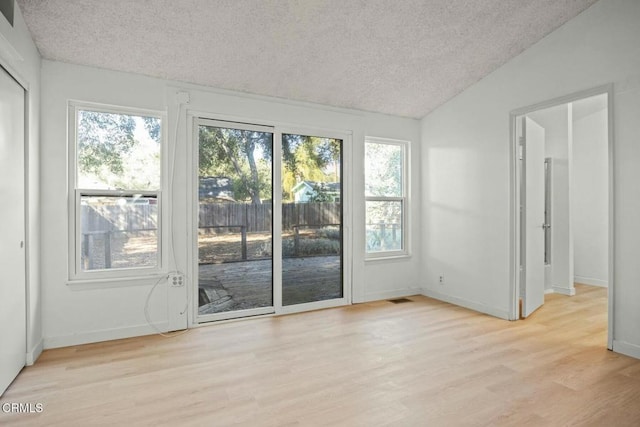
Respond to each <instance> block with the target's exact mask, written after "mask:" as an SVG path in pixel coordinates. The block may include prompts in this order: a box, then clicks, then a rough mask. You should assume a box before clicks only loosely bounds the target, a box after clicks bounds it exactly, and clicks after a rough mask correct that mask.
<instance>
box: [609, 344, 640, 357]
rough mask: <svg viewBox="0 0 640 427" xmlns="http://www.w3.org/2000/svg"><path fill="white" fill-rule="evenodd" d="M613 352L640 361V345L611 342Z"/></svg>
mask: <svg viewBox="0 0 640 427" xmlns="http://www.w3.org/2000/svg"><path fill="white" fill-rule="evenodd" d="M613 351H615V352H616V353H620V354H624V355H625V356H629V357H634V358H636V359H640V345H637V344H631V343H628V342H624V341H618V340H613Z"/></svg>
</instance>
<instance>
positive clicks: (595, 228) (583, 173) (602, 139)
mask: <svg viewBox="0 0 640 427" xmlns="http://www.w3.org/2000/svg"><path fill="white" fill-rule="evenodd" d="M586 101H589V100H586ZM579 109H580V102H576V103H574V121H573V187H572V188H573V206H572V219H573V239H574V240H573V242H574V260H575V262H574V271H575V272H574V274H575V281H576V282H579V283H585V284H588V285H596V286H607V281H608V280H609V267H608V262H609V259H608V253H609V252H608V244H609V230H608V221H609V211H608V206H609V189H608V187H607V183H608V179H609V176H608V173H609V172H608V163H607V155H608V154H607V147H608V145H607V135H608V128H607V114H608V112H607V109H606V108H602V109H600V110H599V111H596V112H593V113H591V114H588V115H587V116H584V117H579V118H578V117H576V116H575V113H576V112H577V111H578V110H579Z"/></svg>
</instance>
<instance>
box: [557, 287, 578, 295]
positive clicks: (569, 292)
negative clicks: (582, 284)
mask: <svg viewBox="0 0 640 427" xmlns="http://www.w3.org/2000/svg"><path fill="white" fill-rule="evenodd" d="M553 293H554V294H560V295H567V296H569V297H572V296H574V295H575V294H576V288H565V287H563V286H554V287H553Z"/></svg>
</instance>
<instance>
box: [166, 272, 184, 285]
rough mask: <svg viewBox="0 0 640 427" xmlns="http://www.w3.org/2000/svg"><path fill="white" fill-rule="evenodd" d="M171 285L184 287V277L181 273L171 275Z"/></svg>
mask: <svg viewBox="0 0 640 427" xmlns="http://www.w3.org/2000/svg"><path fill="white" fill-rule="evenodd" d="M169 285H170V286H174V287H176V288H179V287H180V286H184V275H182V274H180V273H171V274H169Z"/></svg>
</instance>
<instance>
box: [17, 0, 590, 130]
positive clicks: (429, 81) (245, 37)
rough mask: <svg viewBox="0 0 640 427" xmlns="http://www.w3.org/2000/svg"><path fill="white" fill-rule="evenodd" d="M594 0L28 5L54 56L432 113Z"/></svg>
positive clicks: (41, 45)
mask: <svg viewBox="0 0 640 427" xmlns="http://www.w3.org/2000/svg"><path fill="white" fill-rule="evenodd" d="M593 3H595V0H508V1H505V0H423V1H418V0H407V1H403V0H217V1H214V0H109V1H99V0H18V4H19V6H20V8H21V9H22V12H23V14H24V17H25V20H26V22H27V25H28V27H29V29H30V30H31V33H32V34H33V38H34V40H35V42H36V45H37V46H38V49H39V50H40V53H41V54H42V56H43V57H44V58H48V59H52V60H57V61H64V62H70V63H75V64H82V65H90V66H95V67H100V68H107V69H112V70H121V71H128V72H133V73H140V74H145V75H149V76H155V77H162V78H166V79H172V80H179V81H184V82H191V83H197V84H202V85H207V86H212V87H216V88H223V89H232V90H237V91H242V92H249V93H254V94H261V95H270V96H275V97H280V98H286V99H292V100H300V101H309V102H315V103H320V104H325V105H332V106H338V107H349V108H355V109H360V110H367V111H375V112H381V113H389V114H394V115H399V116H407V117H416V118H419V117H423V116H424V115H426V114H427V113H429V112H430V111H431V110H433V109H434V108H435V107H437V106H438V105H440V104H442V103H444V102H446V101H447V100H448V99H450V98H452V97H453V96H455V95H456V94H457V93H459V92H461V91H462V90H464V89H465V88H467V87H469V86H470V85H471V84H473V83H475V82H476V81H478V80H479V79H481V78H482V77H484V76H486V75H487V74H489V73H490V72H491V71H493V70H495V69H496V68H498V67H499V66H500V65H502V64H504V63H505V62H507V61H508V60H509V59H511V58H512V57H514V56H515V55H517V54H518V53H520V52H522V51H523V50H525V49H526V48H527V47H529V46H531V45H532V44H534V43H535V42H537V41H538V40H540V39H541V38H542V37H544V36H545V35H546V34H548V33H549V32H551V31H552V30H554V29H555V28H557V27H559V26H560V25H562V24H563V23H564V22H566V21H568V20H569V19H571V18H572V17H574V16H575V15H577V14H578V13H580V12H581V11H582V10H584V9H586V8H587V7H588V6H590V5H591V4H593Z"/></svg>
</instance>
